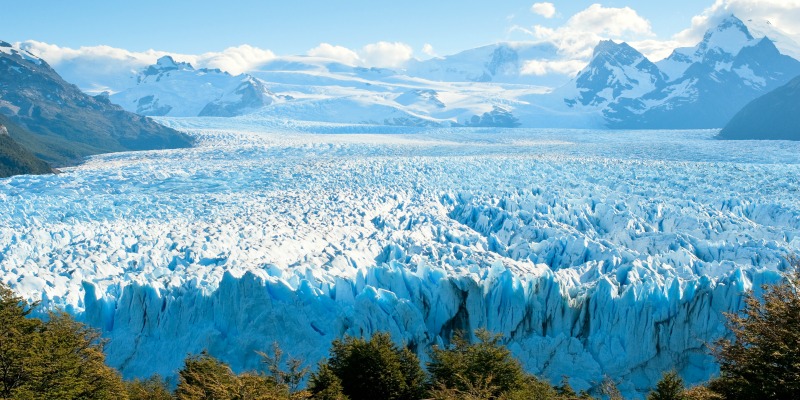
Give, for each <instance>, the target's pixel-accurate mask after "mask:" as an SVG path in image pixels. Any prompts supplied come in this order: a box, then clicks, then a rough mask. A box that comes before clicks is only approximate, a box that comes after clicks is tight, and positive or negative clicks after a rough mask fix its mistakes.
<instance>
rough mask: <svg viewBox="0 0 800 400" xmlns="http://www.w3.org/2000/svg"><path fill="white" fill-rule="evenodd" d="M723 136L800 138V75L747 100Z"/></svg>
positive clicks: (731, 137) (777, 138)
mask: <svg viewBox="0 0 800 400" xmlns="http://www.w3.org/2000/svg"><path fill="white" fill-rule="evenodd" d="M719 138H720V139H776V140H800V76H798V77H797V78H794V79H793V80H792V81H790V82H789V83H787V84H786V85H783V86H781V87H779V88H777V89H775V90H773V91H771V92H769V93H767V94H765V95H763V96H761V97H759V98H757V99H755V100H753V101H751V102H750V103H749V104H747V105H746V106H745V107H744V108H743V109H742V110H741V111H739V112H738V113H737V114H736V115H735V116H734V117H733V118H732V119H731V121H730V122H728V124H727V125H725V128H723V129H722V131H720V134H719Z"/></svg>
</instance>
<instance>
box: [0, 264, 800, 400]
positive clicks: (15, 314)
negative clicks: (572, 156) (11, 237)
mask: <svg viewBox="0 0 800 400" xmlns="http://www.w3.org/2000/svg"><path fill="white" fill-rule="evenodd" d="M799 288H800V270H798V271H797V272H795V273H794V274H793V275H792V276H790V277H789V278H788V279H787V280H786V281H784V282H783V283H780V284H777V285H774V286H766V287H764V295H763V299H762V300H759V299H758V298H756V297H755V296H754V295H753V294H752V293H748V294H747V295H746V299H745V303H746V307H745V309H744V310H743V311H742V312H741V313H739V314H727V315H726V316H727V318H728V327H729V328H730V330H731V332H732V334H733V335H732V338H731V339H721V340H720V341H718V342H717V343H716V345H715V347H714V348H713V349H712V354H713V355H714V356H715V357H716V359H717V361H718V362H719V364H720V376H719V377H717V378H714V379H712V380H711V381H710V382H709V383H708V384H707V385H702V386H697V387H693V388H689V389H687V388H686V387H685V385H684V383H683V381H682V380H681V378H680V377H679V376H678V375H677V373H675V372H667V373H666V374H664V376H663V378H662V379H661V381H660V382H659V383H658V385H657V386H656V388H655V389H654V390H653V391H652V392H651V393H650V394H649V396H648V399H649V400H683V399H754V398H758V399H793V398H800V290H798V289H799ZM36 306H37V304H28V303H27V302H26V301H24V300H23V299H22V298H20V297H18V296H16V295H15V294H14V292H13V291H12V290H10V289H9V288H7V287H5V286H2V285H0V399H54V400H59V399H63V400H67V399H130V400H144V399H150V400H162V399H164V400H166V399H179V400H195V399H196V400H212V399H213V400H302V399H313V400H366V399H370V400H373V399H393V400H395V399H396V400H406V399H408V400H410V399H423V398H425V399H434V400H478V399H491V400H540V399H542V400H544V399H555V400H572V399H589V398H592V397H590V396H589V395H588V394H587V393H576V392H575V391H574V390H573V389H572V388H571V387H570V386H569V382H568V380H566V379H565V381H564V382H563V383H562V384H561V385H559V386H552V385H550V384H549V383H547V382H545V381H543V380H541V379H539V378H537V377H535V376H533V375H530V374H527V373H526V372H525V371H524V370H523V368H522V366H521V364H520V362H519V361H518V360H517V359H515V358H514V357H513V356H512V355H511V352H510V351H509V350H508V349H507V348H505V347H504V346H503V345H502V343H501V339H502V338H501V337H500V336H498V335H493V334H491V333H489V332H486V331H482V330H479V331H477V332H476V333H475V335H476V337H477V338H478V340H477V341H476V342H474V343H471V342H470V341H468V340H467V339H466V338H465V337H464V336H461V335H456V336H455V337H454V339H453V341H452V344H451V345H450V346H449V347H446V348H439V347H435V348H434V349H433V350H432V352H431V361H430V362H428V363H427V365H426V366H427V371H428V372H427V373H426V372H425V371H424V370H423V369H422V367H421V365H420V362H419V360H418V359H417V357H416V355H415V354H414V353H413V352H411V351H409V350H408V349H406V348H403V347H400V346H397V345H396V344H395V343H394V342H393V341H392V340H391V337H390V336H389V335H388V334H386V333H377V334H375V335H373V336H372V337H371V338H369V339H364V338H354V337H345V338H343V339H339V340H336V341H334V342H333V343H332V345H331V350H330V357H329V358H328V359H326V360H323V361H322V362H321V363H320V364H319V365H318V367H317V369H316V371H315V372H313V373H310V374H309V373H308V372H309V371H308V369H307V368H303V367H302V365H303V362H302V361H301V360H297V359H293V358H289V359H284V355H283V353H282V352H281V350H280V349H279V348H278V347H277V346H274V347H273V349H272V352H271V354H266V353H259V354H260V355H261V357H262V360H263V363H264V368H263V370H262V371H251V372H244V373H241V374H236V373H234V372H233V370H231V368H230V367H229V366H228V365H226V364H225V363H223V362H221V361H220V360H217V359H216V358H214V357H212V356H211V355H209V354H208V353H206V352H202V353H200V354H198V355H191V356H189V357H187V358H186V360H185V363H184V367H183V368H182V369H181V370H180V371H179V372H178V379H179V382H178V385H177V388H175V390H171V389H170V388H169V386H168V384H167V383H166V381H165V380H164V379H162V378H160V377H158V376H154V377H151V378H149V379H146V380H134V381H128V382H124V381H123V380H122V378H121V376H120V374H119V373H118V372H117V371H115V370H114V369H112V368H110V367H108V366H107V365H106V364H105V356H104V354H103V344H104V343H103V341H102V340H101V339H100V334H99V333H98V331H96V330H94V329H91V328H89V327H87V326H86V325H84V324H81V323H79V322H76V321H74V320H73V319H72V318H71V317H70V316H69V315H67V314H65V313H60V312H51V313H49V314H48V317H47V318H46V320H41V319H38V318H31V317H30V314H31V312H32V311H33V309H34V308H35V307H36ZM306 378H308V387H307V388H306V389H301V388H300V386H301V383H302V382H304V381H305V380H306ZM600 392H601V395H602V398H607V399H621V398H622V396H621V395H620V392H619V390H617V388H616V386H615V385H614V382H613V381H612V380H610V379H607V380H606V381H605V382H603V383H602V384H601V385H600Z"/></svg>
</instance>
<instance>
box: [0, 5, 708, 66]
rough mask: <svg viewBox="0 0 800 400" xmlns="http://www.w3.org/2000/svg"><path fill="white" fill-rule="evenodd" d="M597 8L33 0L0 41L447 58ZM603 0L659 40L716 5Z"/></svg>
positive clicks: (6, 8) (1, 29)
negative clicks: (382, 46)
mask: <svg viewBox="0 0 800 400" xmlns="http://www.w3.org/2000/svg"><path fill="white" fill-rule="evenodd" d="M596 2H597V1H583V0H568V1H552V4H553V6H554V9H555V14H553V15H552V16H549V17H550V18H545V16H542V15H540V14H536V13H535V12H534V11H532V9H531V8H532V5H533V4H534V3H535V2H533V1H525V0H523V1H520V0H495V1H487V0H483V1H475V0H460V1H442V0H436V1H431V0H404V1H375V0H292V1H264V0H261V1H235V0H232V1H229V2H220V1H207V0H192V1H185V0H171V1H164V0H137V1H108V0H101V1H92V0H70V1H64V0H28V1H24V2H23V1H15V2H8V4H4V5H3V14H4V15H5V16H6V18H3V24H2V26H0V39H1V40H5V41H8V42H16V41H25V40H37V41H43V42H47V43H51V44H58V45H60V46H66V47H72V48H78V47H81V46H93V45H108V46H112V47H118V48H124V49H128V50H131V51H145V50H149V49H156V50H164V51H169V52H178V53H188V54H198V53H203V52H208V51H219V50H223V49H225V48H228V47H233V46H238V45H242V44H248V45H251V46H254V47H259V48H262V49H269V50H271V51H273V52H274V53H276V54H281V55H289V54H303V53H305V52H306V51H307V50H309V49H311V48H314V47H316V46H318V45H319V44H320V43H331V44H334V45H339V46H344V47H348V48H351V49H354V48H361V47H363V46H365V45H367V44H369V43H375V42H379V41H386V42H402V43H406V44H408V45H410V46H411V47H412V48H414V49H419V50H420V51H421V49H422V48H423V46H424V45H425V44H426V43H427V44H430V45H431V46H432V47H433V48H434V49H435V50H436V51H437V52H441V53H442V54H450V53H454V52H457V51H461V50H465V49H468V48H473V47H477V46H480V45H484V44H489V43H493V42H496V41H500V40H508V39H517V40H522V39H525V36H524V35H522V34H519V32H512V31H510V28H511V27H512V26H514V25H518V26H524V27H531V26H533V25H535V24H541V25H543V26H547V27H557V26H558V25H559V24H563V23H564V22H565V21H566V20H567V19H568V18H569V17H570V16H572V15H574V14H575V13H577V12H579V11H581V10H583V9H586V8H587V7H589V6H590V5H592V4H593V3H596ZM599 3H601V4H602V5H603V6H604V7H609V8H614V7H620V8H621V7H631V8H633V9H635V10H636V11H637V12H638V13H639V15H641V16H642V17H644V18H646V19H648V20H649V21H651V23H652V25H653V31H654V32H655V33H656V34H658V35H660V36H661V37H669V36H671V35H672V34H674V33H676V32H678V31H680V30H682V29H685V28H686V27H687V26H688V25H689V22H690V20H691V18H692V16H694V15H697V14H700V13H701V12H702V11H703V9H704V8H706V7H708V6H709V5H710V4H709V3H707V2H703V1H697V0H673V1H669V2H661V1H651V0H647V1H638V2H632V1H603V2H599ZM8 16H12V17H11V18H8Z"/></svg>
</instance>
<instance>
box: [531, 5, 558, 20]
mask: <svg viewBox="0 0 800 400" xmlns="http://www.w3.org/2000/svg"><path fill="white" fill-rule="evenodd" d="M531 11H532V12H533V13H535V14H539V15H541V16H543V17H545V18H548V19H550V18H553V17H554V16H555V15H556V6H555V5H553V3H547V2H544V3H534V4H533V5H532V6H531Z"/></svg>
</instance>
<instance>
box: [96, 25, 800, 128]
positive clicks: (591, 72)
mask: <svg viewBox="0 0 800 400" xmlns="http://www.w3.org/2000/svg"><path fill="white" fill-rule="evenodd" d="M749 26H753V27H755V28H754V29H750V28H749ZM768 35H771V36H775V37H777V38H778V39H773V38H772V37H771V36H768ZM776 44H777V45H780V48H781V49H783V50H785V52H789V53H791V54H798V53H800V51H797V50H800V46H798V45H797V44H796V43H794V42H792V41H791V39H789V38H788V37H785V36H783V35H782V34H781V33H780V32H778V31H777V30H776V29H774V28H773V27H772V26H771V25H769V24H768V23H756V22H753V21H748V22H747V23H745V22H743V21H741V20H739V19H738V18H736V17H735V16H730V17H728V18H725V19H724V20H722V21H721V22H720V23H719V24H718V25H717V26H715V27H714V28H712V29H709V30H708V31H707V32H706V34H705V36H704V37H703V39H702V41H701V42H700V43H698V44H697V45H696V46H694V47H690V48H679V49H676V50H675V51H674V52H673V53H672V55H670V56H669V57H668V58H666V59H664V60H661V61H658V62H652V61H651V60H648V59H647V57H645V56H644V55H643V54H642V53H640V52H639V51H637V50H636V49H634V48H633V47H631V46H629V45H628V44H626V43H615V42H613V41H602V42H600V43H599V44H598V45H597V47H596V48H595V49H594V54H593V57H592V58H591V60H590V61H589V62H588V64H587V65H586V66H585V67H584V68H583V69H582V70H581V71H580V72H579V73H577V75H576V76H575V77H574V78H572V79H570V80H569V81H568V82H559V81H554V80H552V79H551V80H550V81H543V80H542V79H539V78H538V77H536V76H535V71H531V70H530V68H529V65H530V63H531V62H533V61H537V62H548V61H553V60H556V59H557V57H558V49H557V48H555V47H554V46H553V45H551V44H546V43H533V42H508V43H497V44H493V45H489V46H484V47H479V48H476V49H471V50H467V51H464V52H461V53H458V54H455V55H451V56H447V57H437V58H432V59H429V60H425V61H418V60H413V61H411V62H410V63H408V64H407V65H406V67H405V68H403V69H385V68H363V67H355V66H349V65H345V64H342V63H339V62H336V61H333V60H330V59H325V58H319V57H311V56H291V57H280V58H276V59H274V60H271V61H269V62H266V63H264V64H262V65H260V66H258V67H256V68H253V70H252V71H248V73H246V74H242V75H238V76H232V75H230V74H228V73H225V72H222V71H220V70H209V69H195V68H193V67H192V66H191V65H189V64H187V63H180V62H176V61H175V60H173V59H172V58H171V57H163V58H161V59H160V60H158V62H157V63H156V64H154V65H151V66H148V67H146V68H143V69H140V70H139V71H138V72H137V73H135V74H133V75H131V76H127V77H126V78H125V79H122V78H120V77H109V76H107V73H106V72H103V73H100V74H98V78H97V80H98V82H95V83H93V84H92V85H91V86H92V87H109V88H110V90H111V91H112V93H111V95H110V100H111V101H112V102H115V103H118V104H120V105H121V106H122V107H123V108H125V109H126V110H128V111H131V112H136V113H138V114H141V115H149V116H177V117H188V116H225V117H230V116H240V115H252V116H254V117H257V118H262V117H263V118H280V119H296V120H311V121H325V122H342V123H373V124H390V125H414V126H428V125H450V126H454V125H455V126H457V125H462V126H470V125H479V126H523V127H554V128H559V127H562V128H563V127H571V128H623V129H640V128H659V129H673V128H719V127H722V126H724V125H725V124H726V123H727V122H728V120H730V118H731V117H732V116H733V115H734V114H735V113H736V112H737V111H738V110H740V109H741V108H742V107H743V106H744V105H745V104H747V103H748V102H750V101H752V100H753V99H755V98H757V97H759V96H761V95H763V94H765V93H767V92H769V91H771V90H773V89H775V88H777V87H779V86H781V85H784V84H786V83H787V82H788V81H789V80H790V79H792V78H793V77H795V76H797V75H800V62H799V61H797V60H796V59H794V58H792V57H790V56H788V55H785V54H782V53H781V51H780V50H779V48H778V47H776ZM99 70H100V71H107V69H103V68H100V69H99ZM81 71H82V73H84V74H85V69H81ZM104 74H105V75H104ZM81 80H82V81H83V82H88V80H87V78H86V77H85V76H82V77H81ZM543 82H545V83H547V84H553V85H556V86H554V88H553V87H547V86H541V85H539V84H541V83H543ZM537 83H538V84H537ZM114 85H116V86H114Z"/></svg>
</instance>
